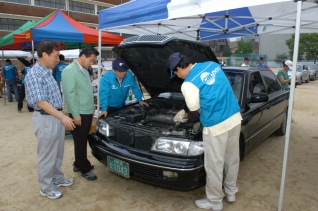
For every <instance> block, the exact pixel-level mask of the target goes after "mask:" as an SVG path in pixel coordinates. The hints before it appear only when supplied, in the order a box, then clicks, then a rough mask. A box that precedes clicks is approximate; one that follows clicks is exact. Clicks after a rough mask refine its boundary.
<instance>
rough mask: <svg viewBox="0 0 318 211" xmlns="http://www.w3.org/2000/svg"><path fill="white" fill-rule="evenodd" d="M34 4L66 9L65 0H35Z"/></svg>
mask: <svg viewBox="0 0 318 211" xmlns="http://www.w3.org/2000/svg"><path fill="white" fill-rule="evenodd" d="M34 4H35V5H37V6H41V7H50V8H57V9H65V0H35V1H34Z"/></svg>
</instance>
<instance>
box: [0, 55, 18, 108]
mask: <svg viewBox="0 0 318 211" xmlns="http://www.w3.org/2000/svg"><path fill="white" fill-rule="evenodd" d="M2 75H3V77H4V78H5V82H6V85H7V96H8V102H12V95H11V89H13V90H14V96H15V99H16V101H17V102H18V101H19V92H18V83H17V78H18V71H17V68H16V67H15V66H13V65H12V63H11V60H10V59H6V64H5V65H4V66H3V67H2Z"/></svg>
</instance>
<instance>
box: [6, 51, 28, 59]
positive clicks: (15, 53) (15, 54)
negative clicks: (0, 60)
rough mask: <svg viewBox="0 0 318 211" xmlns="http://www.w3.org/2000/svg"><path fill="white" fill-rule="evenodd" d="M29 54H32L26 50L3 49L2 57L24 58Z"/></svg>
mask: <svg viewBox="0 0 318 211" xmlns="http://www.w3.org/2000/svg"><path fill="white" fill-rule="evenodd" d="M30 56H32V54H31V53H30V52H26V51H19V50H3V54H2V57H4V58H8V57H15V58H16V57H25V58H29V57H30Z"/></svg>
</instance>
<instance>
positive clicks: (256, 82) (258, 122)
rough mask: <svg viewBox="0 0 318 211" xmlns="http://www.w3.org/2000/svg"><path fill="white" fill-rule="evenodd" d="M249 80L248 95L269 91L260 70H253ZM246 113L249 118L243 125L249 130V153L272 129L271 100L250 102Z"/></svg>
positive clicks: (247, 149) (247, 144)
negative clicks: (270, 127)
mask: <svg viewBox="0 0 318 211" xmlns="http://www.w3.org/2000/svg"><path fill="white" fill-rule="evenodd" d="M248 81H249V84H248V89H247V96H251V95H253V94H254V93H256V92H261V93H266V92H267V90H266V86H265V83H264V81H263V78H262V77H261V75H260V72H259V70H258V71H253V72H251V73H250V76H249V79H248ZM247 102H248V98H247ZM245 115H246V116H247V118H246V119H244V120H243V122H242V126H244V127H246V131H247V136H246V144H245V147H246V152H247V153H248V152H250V151H251V150H253V149H254V148H255V147H257V146H258V145H259V144H261V143H262V142H263V141H264V140H265V139H266V138H267V137H268V131H270V129H269V126H270V123H271V118H272V115H271V103H270V101H268V102H262V103H248V110H247V111H246V112H245ZM245 115H244V116H245Z"/></svg>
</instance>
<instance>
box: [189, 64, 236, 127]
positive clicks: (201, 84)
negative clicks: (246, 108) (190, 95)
mask: <svg viewBox="0 0 318 211" xmlns="http://www.w3.org/2000/svg"><path fill="white" fill-rule="evenodd" d="M184 81H185V82H191V83H192V84H194V85H195V86H196V87H197V88H198V89H199V99H200V109H201V113H200V121H201V123H202V125H203V126H204V127H211V126H214V125H217V124H219V123H221V122H223V121H224V120H226V119H228V118H229V117H230V116H232V115H233V114H236V113H237V112H239V111H240V107H239V105H238V102H237V99H236V97H235V95H234V93H233V90H232V87H231V86H230V83H229V81H228V79H227V77H226V75H225V73H224V72H223V70H222V68H221V66H220V65H219V64H217V63H215V62H203V63H196V64H195V65H194V66H193V67H192V69H191V70H190V72H189V74H188V76H187V77H186V79H185V80H184Z"/></svg>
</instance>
